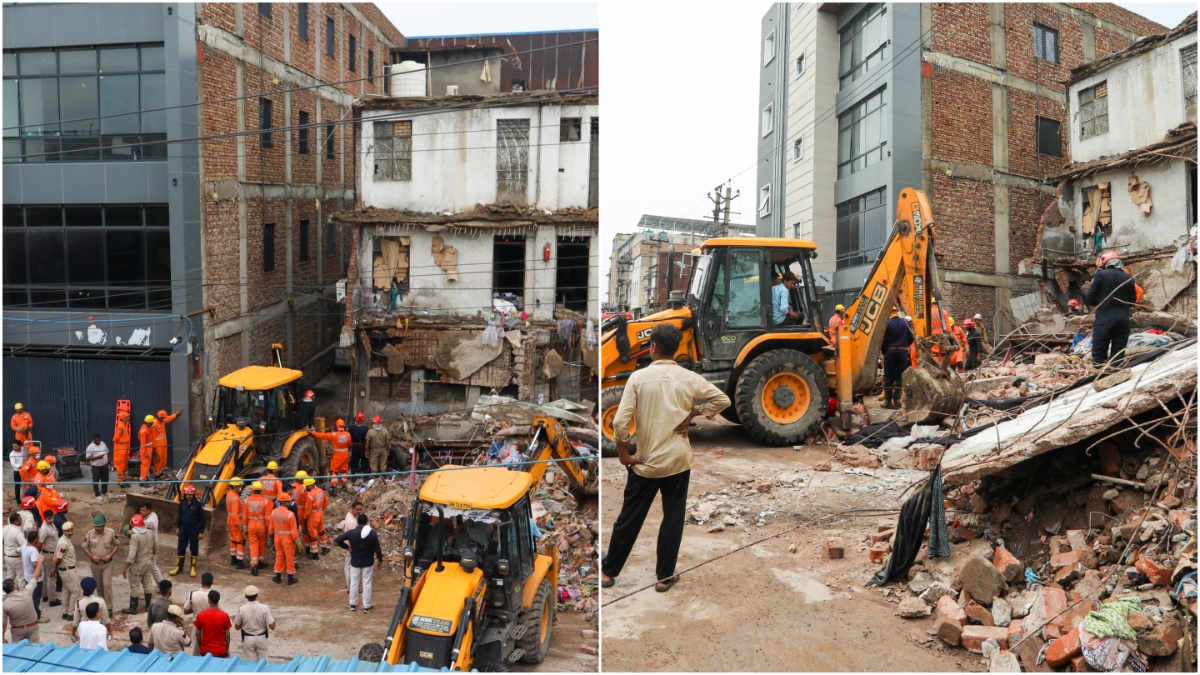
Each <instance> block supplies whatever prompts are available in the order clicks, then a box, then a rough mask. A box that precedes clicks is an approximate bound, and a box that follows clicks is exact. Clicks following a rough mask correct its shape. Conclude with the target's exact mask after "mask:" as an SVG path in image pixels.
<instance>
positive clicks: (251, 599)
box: [233, 586, 275, 661]
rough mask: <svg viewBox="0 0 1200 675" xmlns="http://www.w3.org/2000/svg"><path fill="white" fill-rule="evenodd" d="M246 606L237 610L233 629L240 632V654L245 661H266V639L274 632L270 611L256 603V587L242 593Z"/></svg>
mask: <svg viewBox="0 0 1200 675" xmlns="http://www.w3.org/2000/svg"><path fill="white" fill-rule="evenodd" d="M243 592H244V593H245V595H246V604H244V605H242V606H241V607H239V608H238V611H237V615H236V616H235V617H234V619H233V627H234V628H236V629H238V630H240V631H241V632H242V654H243V655H244V656H245V658H246V660H247V661H258V660H263V661H266V660H267V638H269V637H270V636H271V631H273V630H275V617H273V616H271V609H270V608H269V607H267V606H266V605H264V604H262V603H261V602H259V601H258V587H257V586H247V587H246V590H245V591H243Z"/></svg>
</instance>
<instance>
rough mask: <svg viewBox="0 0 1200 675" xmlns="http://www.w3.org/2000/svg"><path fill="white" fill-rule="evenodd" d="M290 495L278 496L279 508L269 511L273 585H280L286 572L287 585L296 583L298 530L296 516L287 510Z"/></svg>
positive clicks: (285, 493) (268, 526) (298, 544)
mask: <svg viewBox="0 0 1200 675" xmlns="http://www.w3.org/2000/svg"><path fill="white" fill-rule="evenodd" d="M291 501H292V495H290V494H288V493H287V492H286V491H285V492H283V493H281V494H280V495H279V506H277V507H275V510H274V511H271V519H270V520H269V521H268V522H267V532H268V533H269V534H271V535H272V536H274V537H275V578H274V579H273V581H274V582H275V583H277V584H278V583H282V582H283V579H282V576H283V571H284V569H286V570H287V575H288V581H287V582H288V585H289V586H291V585H292V584H294V583H296V549H297V548H298V547H299V546H300V529H299V528H298V527H297V526H296V514H294V513H292V510H291V509H289V508H288V504H290V503H291Z"/></svg>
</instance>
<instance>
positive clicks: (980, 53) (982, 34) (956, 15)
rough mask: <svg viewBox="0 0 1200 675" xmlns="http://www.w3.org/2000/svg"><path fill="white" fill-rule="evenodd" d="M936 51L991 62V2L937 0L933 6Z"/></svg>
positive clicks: (931, 13) (932, 39)
mask: <svg viewBox="0 0 1200 675" xmlns="http://www.w3.org/2000/svg"><path fill="white" fill-rule="evenodd" d="M930 20H931V22H932V27H933V35H932V36H930V41H931V42H932V43H933V51H935V52H941V53H943V54H949V55H951V56H957V57H959V58H962V59H969V60H971V61H975V62H976V63H991V61H992V48H991V46H990V45H991V42H990V40H989V26H988V5H987V3H982V2H967V3H957V2H955V3H946V2H935V3H933V5H932V7H930Z"/></svg>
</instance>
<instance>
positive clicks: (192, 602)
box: [183, 572, 213, 656]
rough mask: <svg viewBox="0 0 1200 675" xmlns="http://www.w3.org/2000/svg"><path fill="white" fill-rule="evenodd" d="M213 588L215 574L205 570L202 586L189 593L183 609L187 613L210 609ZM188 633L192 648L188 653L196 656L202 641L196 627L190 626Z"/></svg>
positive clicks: (202, 575)
mask: <svg viewBox="0 0 1200 675" xmlns="http://www.w3.org/2000/svg"><path fill="white" fill-rule="evenodd" d="M211 590H213V575H212V572H205V573H204V574H201V575H200V588H198V589H196V590H194V591H192V592H191V593H188V596H187V600H186V601H185V602H184V603H183V611H184V613H185V614H199V613H200V612H203V611H204V610H206V609H208V592H209V591H211ZM194 620H195V617H193V621H194ZM187 634H188V635H189V636H191V637H190V641H191V648H190V649H189V650H188V653H189V654H191V655H192V656H196V655H198V654H199V653H200V642H199V641H198V640H196V639H195V638H196V627H195V626H188V627H187Z"/></svg>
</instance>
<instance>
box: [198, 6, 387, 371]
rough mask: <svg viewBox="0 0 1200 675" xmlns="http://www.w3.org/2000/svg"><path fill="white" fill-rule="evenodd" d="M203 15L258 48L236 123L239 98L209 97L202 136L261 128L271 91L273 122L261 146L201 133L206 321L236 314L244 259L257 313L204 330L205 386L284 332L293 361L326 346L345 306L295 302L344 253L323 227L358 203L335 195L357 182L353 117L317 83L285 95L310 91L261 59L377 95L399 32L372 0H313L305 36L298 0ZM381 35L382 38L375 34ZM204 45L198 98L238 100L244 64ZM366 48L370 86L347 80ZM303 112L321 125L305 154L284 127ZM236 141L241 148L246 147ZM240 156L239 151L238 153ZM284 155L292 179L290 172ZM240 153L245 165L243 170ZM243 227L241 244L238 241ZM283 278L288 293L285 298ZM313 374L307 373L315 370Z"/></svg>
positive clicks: (247, 66) (320, 367)
mask: <svg viewBox="0 0 1200 675" xmlns="http://www.w3.org/2000/svg"><path fill="white" fill-rule="evenodd" d="M351 7H353V9H351ZM356 12H357V15H356ZM199 14H200V20H201V21H202V22H203V23H205V24H207V25H209V26H212V27H215V28H218V29H220V30H224V31H227V32H229V33H230V34H232V36H233V37H234V38H235V40H237V41H239V42H242V43H243V44H244V45H245V46H247V47H249V48H250V49H251V50H253V51H252V53H251V54H250V56H248V57H247V59H246V61H245V62H244V63H242V64H241V70H242V81H241V83H240V84H241V88H242V95H243V96H245V97H246V98H245V99H244V101H242V103H241V104H240V105H241V107H242V114H241V119H240V120H239V116H238V107H239V103H238V102H236V101H229V102H224V103H207V104H205V105H204V106H203V107H202V109H201V125H202V133H204V134H205V135H210V136H211V135H215V134H229V133H235V132H237V131H238V128H239V122H240V124H241V128H243V129H244V130H246V131H250V132H254V131H257V130H259V129H260V98H267V99H269V100H270V101H271V103H272V112H271V126H272V128H273V129H274V131H273V132H272V138H271V145H272V147H270V148H262V147H261V143H260V136H259V135H257V134H250V135H247V136H245V137H244V140H242V141H240V142H239V140H238V139H237V138H227V139H221V140H215V139H214V140H208V141H205V142H204V143H203V144H202V148H201V153H202V164H201V170H202V172H203V173H202V181H203V185H204V187H203V189H202V194H201V198H202V203H203V204H204V207H203V209H202V211H203V218H204V224H203V226H204V230H205V236H206V247H207V248H206V253H205V261H204V277H205V283H206V290H207V294H208V295H207V297H208V306H209V307H210V308H211V309H212V312H213V314H212V316H211V318H210V319H209V321H208V327H209V328H210V329H212V328H213V327H214V326H218V325H220V324H222V323H224V322H228V321H231V320H234V319H237V318H239V317H241V316H242V313H241V311H240V307H241V290H242V287H241V285H240V277H241V268H242V266H243V264H244V266H245V269H246V276H247V278H246V282H247V288H248V292H247V298H248V305H249V314H248V316H249V317H250V318H251V319H252V320H251V321H250V328H249V329H248V332H247V334H245V335H243V334H242V333H234V334H232V335H230V336H228V337H225V338H221V339H216V338H215V337H214V336H213V333H212V332H211V330H210V332H209V337H208V339H207V341H206V350H207V363H206V369H207V374H208V377H209V381H210V382H212V381H213V380H214V379H215V378H217V377H220V376H221V375H223V374H225V373H228V372H230V371H232V370H236V369H237V368H240V367H242V366H244V365H248V363H265V362H267V359H268V358H269V355H270V345H271V343H272V342H286V338H287V336H288V334H289V327H290V329H291V330H290V334H291V336H292V342H291V344H290V346H288V348H287V349H286V350H285V356H286V358H287V361H288V363H289V364H291V365H294V366H299V365H301V364H302V363H304V362H305V361H308V360H309V359H310V358H312V357H313V355H315V354H317V353H319V352H320V351H321V350H323V349H325V348H326V347H328V346H329V345H330V344H332V342H333V341H335V340H336V339H337V337H338V334H339V332H340V329H341V325H342V323H343V322H344V320H345V317H344V314H343V310H344V307H343V306H342V305H339V304H337V303H336V302H333V300H332V298H331V297H329V296H331V295H332V294H331V293H329V294H326V295H325V296H323V297H322V299H319V300H317V301H315V302H312V303H311V304H307V305H304V306H301V304H302V302H301V301H307V300H309V299H310V298H313V297H318V296H320V293H321V289H322V287H323V286H325V285H327V284H331V283H333V282H334V281H336V280H337V279H340V278H341V277H342V275H343V273H344V270H343V265H342V258H343V256H342V252H347V251H349V250H350V249H349V242H348V233H346V232H342V231H335V237H334V242H333V246H332V247H331V246H329V245H328V240H327V230H326V223H327V221H328V219H329V217H330V215H331V214H332V213H334V212H336V211H338V210H341V209H345V208H353V204H354V202H353V199H343V198H342V196H341V190H342V189H344V188H349V189H353V188H354V186H355V180H356V173H355V171H354V164H353V162H354V158H355V155H354V153H353V144H354V132H353V126H352V125H350V124H348V123H347V122H349V121H350V117H349V115H348V112H349V109H348V107H346V106H343V105H339V104H337V103H335V102H333V101H331V100H329V99H328V98H326V97H324V96H321V93H320V90H316V89H306V90H303V91H292V92H290V93H285V90H288V89H294V88H297V87H300V86H306V85H308V84H309V82H307V81H302V80H295V81H293V78H291V77H286V76H285V77H279V76H278V70H272V69H271V68H270V67H266V68H262V64H263V60H264V59H266V60H268V61H269V60H272V59H273V60H275V61H278V62H280V63H283V64H286V66H287V67H288V68H289V69H294V70H298V71H300V72H301V73H303V74H304V75H306V76H309V77H313V78H316V79H318V80H320V81H323V82H327V83H330V88H331V89H334V90H337V91H339V92H342V93H345V94H349V95H350V96H353V97H361V96H363V95H364V94H372V93H382V91H383V80H382V77H383V74H384V71H383V67H384V65H385V64H386V63H387V62H388V54H389V51H390V48H391V47H390V46H389V44H387V42H385V40H386V41H390V42H391V43H392V44H393V45H396V46H400V45H402V44H403V39H404V38H403V35H402V34H401V33H400V31H398V30H397V29H396V27H395V26H393V25H392V24H391V23H390V22H389V21H388V20H387V19H386V18H385V17H384V16H383V14H382V12H380V11H379V9H378V8H377V7H375V6H374V5H370V4H357V5H353V6H349V5H342V4H337V3H323V4H321V5H312V4H310V5H308V30H307V32H306V35H305V37H304V38H302V37H301V36H300V33H299V21H298V13H297V5H296V4H294V3H291V4H283V3H274V4H272V6H271V16H270V17H266V16H260V14H259V12H258V6H257V4H254V3H250V4H243V5H240V6H239V5H237V4H235V3H206V4H204V5H201V6H200V8H199ZM239 15H240V20H239ZM360 16H361V17H362V18H361V19H360V18H359V17H360ZM326 19H333V22H334V27H335V33H334V43H335V50H334V56H333V58H329V57H327V56H326V55H325V46H326V42H325V33H326V25H327V24H326ZM380 33H381V34H382V36H383V40H381V39H380V36H379V34H380ZM349 35H354V36H355V39H356V58H355V61H356V63H355V65H356V70H355V71H354V72H351V71H349V70H348V66H349V54H348V49H349V39H348V37H349ZM285 36H287V39H286V40H285ZM285 42H286V43H287V44H286V49H285ZM259 49H261V55H260V52H259V51H258V50H259ZM202 51H203V58H202V63H201V67H200V95H201V100H202V101H215V100H218V99H225V98H232V97H235V96H236V95H237V92H238V88H239V82H238V73H239V65H238V63H237V61H236V60H235V58H234V57H233V56H229V55H226V54H224V53H222V52H221V51H219V50H218V49H217V48H214V47H207V48H204V49H203V50H202ZM368 53H373V54H374V56H375V58H374V76H375V79H373V80H372V81H369V82H344V80H346V79H356V78H366V77H368V75H369V73H368V67H369V57H368ZM318 64H319V69H320V74H319V75H318V73H317V71H318ZM260 68H262V69H260ZM273 73H275V74H273ZM289 98H290V106H289V104H288V99H289ZM318 107H319V112H318ZM289 108H290V109H289ZM302 111H303V112H306V113H308V117H309V123H310V124H314V125H319V126H316V127H313V128H312V129H310V130H309V132H308V152H307V154H300V153H299V152H298V150H299V134H298V133H297V132H296V131H294V130H284V129H285V128H286V127H289V126H292V125H296V124H299V117H300V112H302ZM330 122H332V123H334V124H335V132H334V133H335V141H334V148H335V152H334V156H333V158H332V159H330V158H328V157H327V156H326V154H325V150H326V134H327V127H326V126H325V125H326V124H327V123H330ZM239 144H240V145H241V147H242V148H243V150H241V151H239ZM239 152H241V153H243V154H244V157H241V158H239ZM289 153H290V162H291V179H290V181H289V179H288V173H287V165H288V161H289ZM239 159H240V160H241V161H240V163H241V165H242V167H243V168H242V173H241V175H239ZM318 165H320V170H318ZM218 183H220V188H221V189H220V199H219V200H215V199H214V198H213V193H214V192H215V191H217V187H218V186H217V184H218ZM260 190H266V194H268V195H271V194H275V195H278V194H280V193H281V192H283V193H285V194H289V195H292V196H290V197H278V196H271V197H267V198H262V197H260V195H261V194H262V193H261V192H260ZM314 193H315V195H316V198H314V196H313V195H314ZM318 202H319V207H318ZM239 203H240V204H241V205H242V206H243V207H244V208H243V209H242V211H241V212H244V223H243V222H242V219H243V216H242V215H240V213H241V212H240V211H239ZM318 208H319V209H320V211H319V212H318ZM289 215H290V217H291V226H290V227H289V225H288V218H289ZM318 215H320V218H319V217H318ZM301 220H307V221H308V223H309V228H308V229H309V231H308V237H309V246H308V249H309V258H308V260H307V261H303V262H302V261H301V260H300V234H301V233H300V221H301ZM265 223H274V225H275V229H274V239H273V242H274V253H275V256H274V257H275V265H274V269H273V270H271V271H267V270H265V269H264V265H263V257H264V247H263V244H264V241H263V239H264V233H265V228H264V224H265ZM243 231H244V233H245V235H244V236H245V241H244V242H242V241H241V240H240V237H241V236H242V234H241V233H242V232H243ZM289 238H290V248H291V259H290V261H289V258H288V255H289ZM243 247H244V249H245V252H246V256H245V260H244V262H243V260H242V258H241V250H242V248H243ZM289 262H290V265H289ZM289 267H290V270H291V273H290V278H289ZM318 269H320V273H318ZM289 283H290V285H291V287H292V292H291V294H289V293H288V287H289ZM289 298H290V299H291V300H292V301H293V303H294V305H289V306H287V312H286V313H283V314H280V315H279V316H271V317H269V318H268V317H266V316H264V312H265V311H266V310H270V309H275V310H278V308H279V307H281V306H282V305H281V304H280V303H282V302H284V301H286V300H288V299H289ZM243 339H248V342H249V347H250V349H249V361H248V362H243V358H242V357H243V351H242V341H243ZM331 363H332V353H327V354H325V355H323V356H322V358H320V359H318V360H317V363H316V364H315V372H312V373H310V374H309V375H310V376H309V378H308V379H309V381H310V382H315V379H316V378H317V377H319V376H320V375H321V374H323V372H324V369H325V368H328V367H329V365H330V364H331ZM310 370H314V368H312V367H311V366H310Z"/></svg>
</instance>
